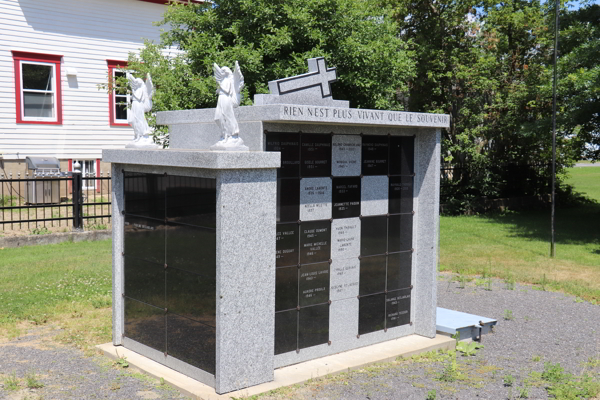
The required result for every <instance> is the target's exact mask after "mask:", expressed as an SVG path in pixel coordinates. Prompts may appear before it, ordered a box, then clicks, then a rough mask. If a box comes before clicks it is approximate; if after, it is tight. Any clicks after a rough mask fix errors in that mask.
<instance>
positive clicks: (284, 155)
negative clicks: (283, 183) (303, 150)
mask: <svg viewBox="0 0 600 400" xmlns="http://www.w3.org/2000/svg"><path fill="white" fill-rule="evenodd" d="M266 136H267V139H266V140H267V145H266V151H279V152H281V167H280V168H279V169H278V170H277V177H278V178H297V177H299V176H300V135H299V134H297V133H268V134H267V135H266Z"/></svg>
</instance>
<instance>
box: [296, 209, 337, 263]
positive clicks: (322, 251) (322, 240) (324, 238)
mask: <svg viewBox="0 0 600 400" xmlns="http://www.w3.org/2000/svg"><path fill="white" fill-rule="evenodd" d="M330 256H331V222H329V220H321V221H307V222H302V224H300V263H301V264H310V263H316V262H322V261H328V260H329V258H330Z"/></svg>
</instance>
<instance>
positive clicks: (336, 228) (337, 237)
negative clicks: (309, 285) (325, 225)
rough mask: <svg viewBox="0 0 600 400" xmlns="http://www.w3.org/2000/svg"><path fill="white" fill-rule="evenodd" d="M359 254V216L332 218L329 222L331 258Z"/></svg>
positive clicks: (354, 256) (356, 255) (350, 256)
mask: <svg viewBox="0 0 600 400" xmlns="http://www.w3.org/2000/svg"><path fill="white" fill-rule="evenodd" d="M359 255H360V218H342V219H334V220H333V222H332V223H331V259H332V260H336V259H345V258H356V257H358V256H359Z"/></svg>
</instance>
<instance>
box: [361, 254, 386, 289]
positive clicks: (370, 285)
mask: <svg viewBox="0 0 600 400" xmlns="http://www.w3.org/2000/svg"><path fill="white" fill-rule="evenodd" d="M385 265H386V257H385V255H381V256H371V257H361V259H360V285H359V294H360V295H361V296H365V295H368V294H373V293H382V292H383V291H385Z"/></svg>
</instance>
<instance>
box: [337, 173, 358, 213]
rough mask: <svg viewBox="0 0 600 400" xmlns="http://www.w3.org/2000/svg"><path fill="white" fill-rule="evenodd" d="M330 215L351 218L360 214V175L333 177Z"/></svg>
mask: <svg viewBox="0 0 600 400" xmlns="http://www.w3.org/2000/svg"><path fill="white" fill-rule="evenodd" d="M332 181H333V182H332V184H333V192H332V195H331V196H332V206H333V208H332V216H333V218H352V217H358V216H359V215H360V181H361V179H360V177H358V176H357V177H351V178H333V179H332Z"/></svg>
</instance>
